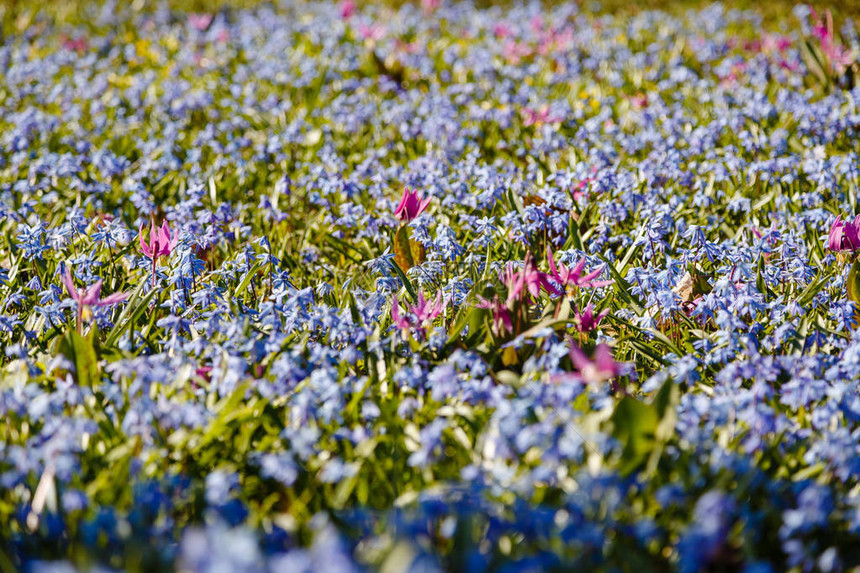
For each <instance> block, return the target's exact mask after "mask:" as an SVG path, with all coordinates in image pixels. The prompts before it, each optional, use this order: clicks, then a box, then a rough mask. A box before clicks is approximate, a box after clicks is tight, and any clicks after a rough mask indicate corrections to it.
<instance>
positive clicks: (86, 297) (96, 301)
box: [62, 266, 129, 332]
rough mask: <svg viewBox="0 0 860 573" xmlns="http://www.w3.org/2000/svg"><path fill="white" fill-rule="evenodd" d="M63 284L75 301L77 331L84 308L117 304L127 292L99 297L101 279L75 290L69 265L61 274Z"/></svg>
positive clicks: (81, 321)
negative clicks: (87, 286)
mask: <svg viewBox="0 0 860 573" xmlns="http://www.w3.org/2000/svg"><path fill="white" fill-rule="evenodd" d="M62 281H63V285H64V286H65V287H66V291H68V293H69V296H70V297H71V298H72V300H73V301H75V302H76V303H77V307H78V308H77V327H78V332H80V331H81V325H82V323H83V318H84V309H86V308H88V307H93V306H110V305H112V304H118V303H120V302H122V301H124V300H125V299H127V298H128V296H129V293H127V292H117V293H114V294H112V295H108V296H106V297H105V298H101V296H100V295H101V290H102V280H101V279H99V280H97V281H96V282H95V283H93V285H92V286H90V287H89V288H86V289H83V290H80V291H79V290H77V289H76V288H75V281H74V279H72V273H71V271H70V270H69V267H68V266H66V268H65V269H64V270H63V275H62Z"/></svg>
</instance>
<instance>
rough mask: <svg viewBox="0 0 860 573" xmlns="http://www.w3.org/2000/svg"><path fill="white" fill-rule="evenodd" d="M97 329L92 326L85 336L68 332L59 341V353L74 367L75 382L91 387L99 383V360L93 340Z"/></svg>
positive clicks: (76, 332)
mask: <svg viewBox="0 0 860 573" xmlns="http://www.w3.org/2000/svg"><path fill="white" fill-rule="evenodd" d="M97 333H98V329H97V328H96V327H95V326H93V327H92V328H91V329H90V331H89V333H87V335H86V336H81V335H80V334H78V331H76V330H69V331H68V332H67V333H66V334H65V335H63V338H62V340H61V341H60V353H61V354H62V355H63V356H65V357H66V358H68V359H69V362H71V363H72V364H74V366H75V382H77V383H78V385H79V386H89V387H93V385H94V384H96V383H97V382H98V381H99V360H98V356H97V355H96V348H95V340H96V336H97Z"/></svg>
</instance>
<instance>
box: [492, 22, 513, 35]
mask: <svg viewBox="0 0 860 573" xmlns="http://www.w3.org/2000/svg"><path fill="white" fill-rule="evenodd" d="M513 33H514V32H513V30H511V27H510V26H508V25H507V23H505V22H499V23H497V24H496V25H495V26H493V34H494V35H495V36H496V38H507V37H508V36H510V35H511V34H513Z"/></svg>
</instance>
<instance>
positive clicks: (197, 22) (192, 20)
mask: <svg viewBox="0 0 860 573" xmlns="http://www.w3.org/2000/svg"><path fill="white" fill-rule="evenodd" d="M214 19H215V17H214V16H213V15H212V14H189V15H188V24H189V25H190V26H191V27H192V28H194V29H195V30H197V31H198V32H205V31H206V29H207V28H208V27H209V25H210V24H212V20H214Z"/></svg>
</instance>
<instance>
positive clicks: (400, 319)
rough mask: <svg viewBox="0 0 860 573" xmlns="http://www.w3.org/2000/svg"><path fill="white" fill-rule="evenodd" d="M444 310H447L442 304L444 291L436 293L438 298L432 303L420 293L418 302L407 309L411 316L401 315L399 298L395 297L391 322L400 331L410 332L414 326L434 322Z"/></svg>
mask: <svg viewBox="0 0 860 573" xmlns="http://www.w3.org/2000/svg"><path fill="white" fill-rule="evenodd" d="M443 308H445V303H443V302H442V291H439V292H438V293H436V298H435V299H434V300H433V301H432V302H431V301H429V300H427V299H425V298H424V293H423V292H420V291H419V292H418V302H417V303H416V304H414V305H409V306H408V308H407V309H406V310H407V312H408V313H410V314H411V316H410V315H409V314H407V315H402V314H401V313H400V304H399V303H398V302H397V297H394V302H393V303H392V305H391V322H392V323H394V325H395V326H397V328H399V329H400V330H404V331H408V330H409V329H410V328H411V326H412V325H413V324H415V325H423V324H425V323H427V322H432V321H433V320H435V319H436V318H437V317H438V316H439V315H440V314H442V309H443ZM410 318H412V319H413V320H410Z"/></svg>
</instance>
